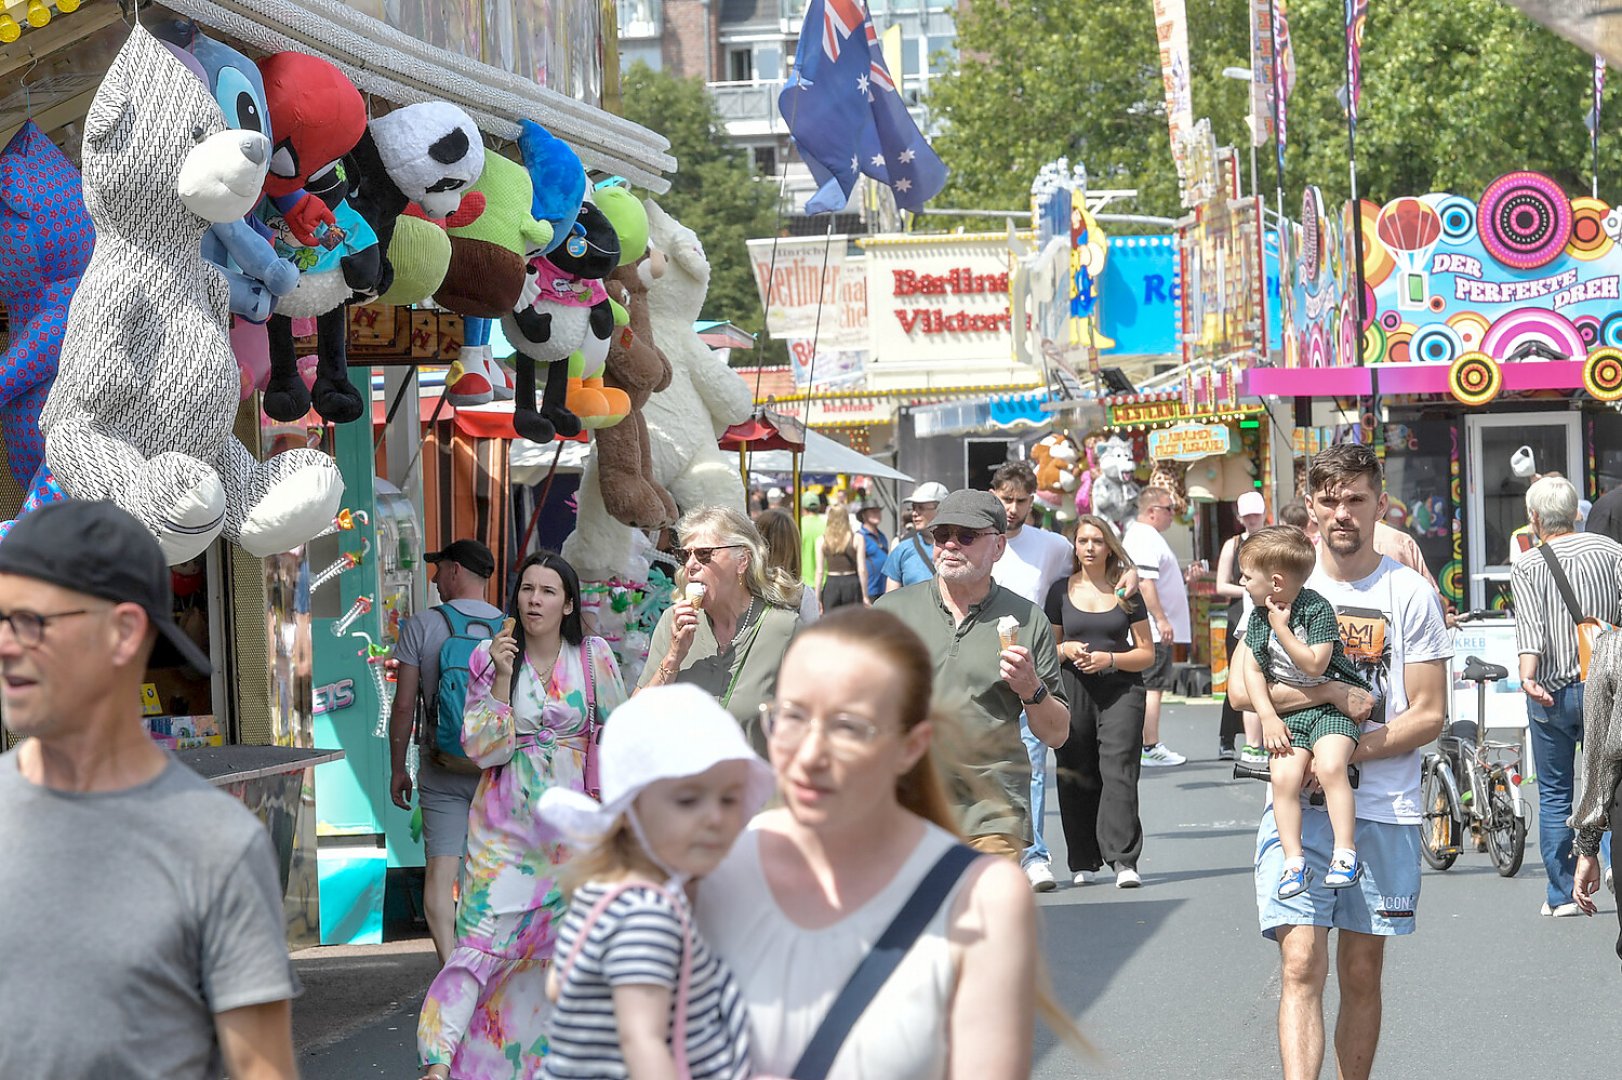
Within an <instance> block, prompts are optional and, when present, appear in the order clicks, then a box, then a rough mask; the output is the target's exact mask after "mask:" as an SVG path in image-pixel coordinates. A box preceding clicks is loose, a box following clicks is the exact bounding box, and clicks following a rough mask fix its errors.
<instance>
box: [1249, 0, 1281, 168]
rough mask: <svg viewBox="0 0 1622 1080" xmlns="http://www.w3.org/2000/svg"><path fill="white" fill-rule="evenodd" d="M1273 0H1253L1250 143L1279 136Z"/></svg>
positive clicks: (1261, 141)
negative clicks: (1275, 97) (1274, 68)
mask: <svg viewBox="0 0 1622 1080" xmlns="http://www.w3.org/2000/svg"><path fill="white" fill-rule="evenodd" d="M1273 43H1274V35H1273V0H1250V145H1251V146H1266V145H1267V143H1268V142H1269V141H1270V140H1276V139H1277V138H1278V124H1277V121H1276V116H1277V109H1275V108H1274V96H1275V94H1276V93H1277V92H1278V75H1277V73H1276V72H1275V71H1274V70H1273V48H1274V44H1273Z"/></svg>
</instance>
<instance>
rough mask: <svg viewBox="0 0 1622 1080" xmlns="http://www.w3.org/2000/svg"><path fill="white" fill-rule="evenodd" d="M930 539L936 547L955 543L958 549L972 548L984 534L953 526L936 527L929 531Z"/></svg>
mask: <svg viewBox="0 0 1622 1080" xmlns="http://www.w3.org/2000/svg"><path fill="white" fill-rule="evenodd" d="M929 535H930V538H931V539H932V540H933V541H934V543H935V546H936V547H942V546H944V545H946V544H949V543H952V542H954V541H955V542H956V543H957V546H958V547H960V548H966V547H973V546H974V542H975V541H976V540H978V539H980V538H981V537H982V536H985V535H986V534H985V533H983V532H976V531H975V530H973V529H960V528H958V527H957V526H955V525H938V526H936V527H935V528H933V529H931V530H929Z"/></svg>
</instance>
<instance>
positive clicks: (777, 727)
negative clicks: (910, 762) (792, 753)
mask: <svg viewBox="0 0 1622 1080" xmlns="http://www.w3.org/2000/svg"><path fill="white" fill-rule="evenodd" d="M760 724H761V727H762V728H763V729H764V730H765V732H766V738H767V739H769V740H771V741H772V742H773V743H775V744H776V745H778V746H780V747H782V748H783V749H785V750H793V749H795V748H796V747H798V746H799V745H800V744H801V743H803V742H804V741H805V737H806V736H807V735H809V734H810V733H811V729H812V728H813V727H820V728H821V729H822V737H823V738H824V739H826V740H827V742H828V749H829V750H831V751H832V752H833V754H834V756H835V757H855V756H858V755H860V754H861V753H862V752H864V751H865V750H866V749H867V748H868V747H869V746H870V745H872V743H873V740H874V739H876V738H878V736H879V729H878V725H876V724H870V723H868V722H867V721H866V720H863V719H862V718H861V717H858V716H852V715H850V714H849V713H835V714H834V715H833V716H826V717H819V718H816V719H813V718H812V717H811V716H809V715H808V714H807V713H805V712H803V711H802V710H800V709H798V708H795V707H792V706H784V705H762V706H761V707H760Z"/></svg>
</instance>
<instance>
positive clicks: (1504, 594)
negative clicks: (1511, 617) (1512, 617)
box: [1489, 589, 1510, 611]
mask: <svg viewBox="0 0 1622 1080" xmlns="http://www.w3.org/2000/svg"><path fill="white" fill-rule="evenodd" d="M1509 602H1510V595H1509V590H1508V589H1501V590H1499V592H1498V594H1497V595H1496V596H1494V597H1493V598H1492V603H1491V604H1490V605H1489V606H1490V607H1491V608H1492V610H1494V611H1508V610H1509Z"/></svg>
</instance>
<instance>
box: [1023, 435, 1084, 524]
mask: <svg viewBox="0 0 1622 1080" xmlns="http://www.w3.org/2000/svg"><path fill="white" fill-rule="evenodd" d="M1031 465H1032V466H1033V467H1034V468H1035V469H1036V499H1037V501H1038V502H1040V503H1041V504H1042V505H1043V506H1045V507H1047V508H1048V509H1049V510H1051V511H1053V513H1054V514H1055V515H1056V516H1057V517H1058V519H1059V520H1060V521H1074V520H1075V518H1076V511H1075V493H1076V489H1077V488H1078V487H1080V486H1081V478H1082V476H1083V474H1084V473H1085V472H1086V470H1085V468H1084V467H1083V465H1082V463H1081V448H1080V447H1079V446H1077V445H1076V444H1075V442H1074V441H1073V440H1072V439H1071V438H1070V436H1068V435H1064V434H1062V433H1059V432H1054V433H1053V434H1052V435H1049V436H1048V437H1047V438H1045V439H1043V440H1042V441H1041V442H1039V443H1037V444H1036V445H1035V446H1033V447H1031Z"/></svg>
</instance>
